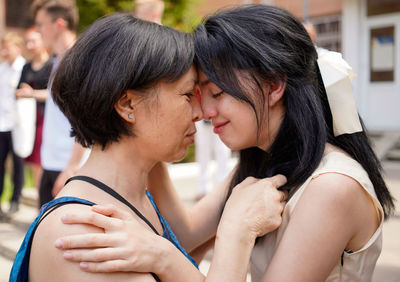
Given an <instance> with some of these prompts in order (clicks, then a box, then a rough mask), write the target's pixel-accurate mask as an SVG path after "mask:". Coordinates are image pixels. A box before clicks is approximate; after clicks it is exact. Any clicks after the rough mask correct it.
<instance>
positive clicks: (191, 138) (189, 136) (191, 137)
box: [186, 130, 196, 144]
mask: <svg viewBox="0 0 400 282" xmlns="http://www.w3.org/2000/svg"><path fill="white" fill-rule="evenodd" d="M195 134H196V130H194V131H192V132H190V133H189V134H187V135H186V138H188V139H189V140H190V143H191V144H193V143H194V135H195Z"/></svg>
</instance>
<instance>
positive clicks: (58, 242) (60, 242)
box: [55, 239, 63, 248]
mask: <svg viewBox="0 0 400 282" xmlns="http://www.w3.org/2000/svg"><path fill="white" fill-rule="evenodd" d="M55 244H56V247H57V248H62V246H63V243H62V241H61V240H60V239H57V241H56V243H55Z"/></svg>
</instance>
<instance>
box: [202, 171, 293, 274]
mask: <svg viewBox="0 0 400 282" xmlns="http://www.w3.org/2000/svg"><path fill="white" fill-rule="evenodd" d="M285 183H286V178H285V177H284V176H283V175H276V176H274V177H271V178H265V179H261V180H258V179H255V178H253V177H248V178H246V179H245V180H244V181H243V182H242V183H240V184H238V185H237V186H236V187H235V188H234V189H233V191H232V194H231V196H230V197H229V199H228V201H227V202H226V205H225V208H224V211H223V213H222V217H221V221H220V224H219V225H218V230H217V236H216V240H215V248H214V256H213V259H212V262H211V267H210V270H209V272H208V275H207V278H208V279H210V281H245V280H246V274H247V269H248V264H249V261H250V255H251V252H252V250H253V247H254V243H255V239H256V238H257V237H259V236H262V235H265V234H266V233H268V232H271V231H273V230H275V229H276V228H278V227H279V225H280V224H281V222H282V217H281V214H282V211H283V208H284V206H285V200H286V199H287V192H286V191H285V192H282V191H279V190H278V187H280V186H282V185H283V184H285ZM221 269H223V273H222V274H223V276H221Z"/></svg>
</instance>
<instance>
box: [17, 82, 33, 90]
mask: <svg viewBox="0 0 400 282" xmlns="http://www.w3.org/2000/svg"><path fill="white" fill-rule="evenodd" d="M19 87H20V88H27V89H32V87H31V86H30V85H29V84H27V83H25V82H22V83H21V85H20V86H19Z"/></svg>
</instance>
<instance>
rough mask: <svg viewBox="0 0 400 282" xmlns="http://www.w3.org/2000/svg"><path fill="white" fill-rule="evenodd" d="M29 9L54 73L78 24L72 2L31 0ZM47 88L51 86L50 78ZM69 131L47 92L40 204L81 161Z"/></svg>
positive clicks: (64, 119)
mask: <svg viewBox="0 0 400 282" xmlns="http://www.w3.org/2000/svg"><path fill="white" fill-rule="evenodd" d="M32 11H33V15H34V18H35V26H36V29H37V31H38V32H39V33H40V34H41V35H42V38H43V42H44V44H45V45H46V47H47V48H49V49H50V51H51V52H52V53H53V54H54V56H55V57H54V61H53V71H52V72H53V73H54V72H55V70H56V69H57V67H58V63H59V62H60V60H61V59H62V57H63V56H64V54H65V53H66V51H67V50H68V49H69V48H71V47H72V45H73V44H74V43H75V39H76V34H75V29H76V26H77V23H78V11H77V7H76V4H75V1H72V0H35V1H34V2H33V3H32ZM48 89H51V78H50V82H49V85H48ZM70 131H71V125H70V124H69V122H68V120H67V118H66V117H65V116H64V114H63V113H62V112H61V111H60V109H59V108H58V107H57V106H56V105H55V104H54V102H53V99H52V97H51V95H49V96H48V98H47V99H46V107H45V113H44V124H43V138H42V147H41V161H42V167H43V175H42V179H41V181H40V186H39V202H40V206H42V205H43V204H44V203H47V202H48V201H50V200H52V199H53V197H54V196H55V195H57V194H58V192H59V191H60V190H61V189H62V187H63V186H64V183H65V181H66V180H67V179H68V178H70V177H71V176H72V175H73V174H74V173H75V171H76V170H77V169H78V167H79V165H80V163H81V160H82V157H83V155H84V152H85V149H84V148H83V147H82V146H81V145H79V144H78V143H75V142H74V138H72V137H71V136H70Z"/></svg>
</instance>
